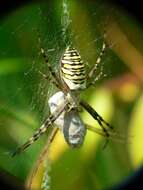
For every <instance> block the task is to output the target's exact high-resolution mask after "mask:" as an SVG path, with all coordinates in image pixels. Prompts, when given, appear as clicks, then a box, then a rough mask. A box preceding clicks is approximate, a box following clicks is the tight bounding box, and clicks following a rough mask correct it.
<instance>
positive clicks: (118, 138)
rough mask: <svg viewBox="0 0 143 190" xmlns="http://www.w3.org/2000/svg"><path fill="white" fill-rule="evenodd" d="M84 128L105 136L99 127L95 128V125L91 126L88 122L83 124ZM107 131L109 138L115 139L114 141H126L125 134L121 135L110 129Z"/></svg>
mask: <svg viewBox="0 0 143 190" xmlns="http://www.w3.org/2000/svg"><path fill="white" fill-rule="evenodd" d="M85 126H86V128H87V129H88V130H90V131H92V132H94V133H97V134H99V135H101V136H103V137H106V133H105V132H104V131H103V130H101V129H99V128H96V127H93V126H91V125H89V124H85ZM108 133H109V135H110V136H109V138H110V139H111V140H113V141H116V142H119V143H125V142H126V137H125V136H122V135H120V134H118V133H117V132H114V131H111V130H108Z"/></svg>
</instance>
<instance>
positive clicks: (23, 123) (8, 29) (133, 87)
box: [0, 0, 143, 190]
mask: <svg viewBox="0 0 143 190" xmlns="http://www.w3.org/2000/svg"><path fill="white" fill-rule="evenodd" d="M87 2H88V1H84V3H82V2H81V1H66V0H63V1H62V0H60V1H52V2H51V3H47V4H46V3H41V4H36V5H29V6H26V7H23V8H21V9H19V10H17V11H15V12H13V13H11V14H10V15H8V16H7V18H6V19H5V20H3V21H1V26H0V42H1V43H0V49H1V51H0V167H1V168H3V169H4V170H6V171H8V172H10V173H11V175H14V176H17V178H18V179H19V180H22V181H23V183H24V181H25V180H26V177H28V174H29V172H30V170H31V168H32V167H33V164H34V163H35V161H36V159H37V158H38V155H39V153H40V150H41V149H42V148H43V147H44V144H45V140H46V139H45V138H46V135H45V136H43V137H42V138H41V139H40V140H39V141H38V142H36V143H35V144H34V145H32V146H31V147H30V148H29V149H28V150H26V151H25V152H24V153H22V154H21V155H18V156H16V157H14V158H11V157H10V155H9V152H11V151H12V150H14V149H15V148H16V147H17V146H18V145H20V144H22V143H23V142H25V140H27V139H28V138H29V137H30V136H31V135H32V133H33V131H34V130H35V129H36V128H38V127H39V126H40V125H41V124H42V122H43V120H44V119H45V118H46V117H47V116H48V104H47V101H48V98H49V97H50V96H51V95H52V94H53V93H54V91H55V88H54V87H53V85H52V83H51V82H50V81H49V82H47V81H45V80H44V79H43V78H42V77H41V75H40V74H39V71H41V72H43V73H48V71H47V68H46V65H45V64H44V63H43V60H42V59H41V57H40V56H39V44H38V35H39V34H38V33H40V36H41V40H42V44H43V46H44V47H45V48H47V51H48V54H49V60H50V63H51V64H52V67H53V68H55V70H56V71H58V63H59V60H60V56H61V55H62V53H63V51H64V49H65V47H66V46H67V44H68V43H73V45H74V46H76V47H77V49H79V51H80V53H81V56H82V58H83V60H84V61H85V62H86V63H87V69H88V68H90V67H92V66H93V65H94V64H95V62H96V58H97V56H98V55H99V52H100V49H101V46H102V41H103V33H104V26H105V25H106V24H107V25H109V28H108V27H107V28H108V31H107V39H106V41H107V42H108V33H110V30H113V28H112V27H111V26H112V23H116V24H118V26H119V29H120V30H121V31H122V35H124V36H125V37H126V38H127V39H128V41H127V42H128V43H127V42H126V43H125V45H126V46H125V50H124V52H126V54H125V55H123V52H122V50H121V49H122V48H120V39H121V38H120V36H118V35H117V36H116V37H117V38H116V40H117V41H115V45H114V38H113V41H112V36H110V34H109V36H110V37H109V38H111V41H112V42H113V47H112V50H111V49H110V48H109V49H108V50H107V52H106V54H105V56H104V59H103V63H102V64H103V70H104V73H105V74H106V75H107V76H106V78H103V79H102V80H101V81H98V82H97V85H96V86H95V87H91V88H90V89H88V90H87V91H85V93H84V92H82V97H83V98H84V99H85V100H86V101H87V102H89V103H90V104H91V105H92V106H93V107H94V108H95V109H96V110H97V111H98V113H100V115H102V116H103V117H104V118H105V120H107V121H109V122H110V123H113V125H114V126H115V130H117V131H119V133H120V134H121V135H123V136H126V137H127V138H128V137H129V141H131V144H130V142H123V143H118V142H114V141H110V142H109V144H108V146H107V147H106V148H105V149H104V150H103V149H102V147H103V145H104V142H105V139H104V138H101V137H100V136H99V135H98V134H94V133H91V132H89V133H88V134H87V136H86V139H85V143H84V145H83V147H82V148H81V149H78V150H71V149H70V148H67V147H66V146H65V145H64V144H63V143H61V144H59V143H58V142H57V146H56V148H55V149H54V152H55V158H54V159H53V161H52V169H51V172H50V175H51V186H52V189H55V190H57V189H58V190H64V189H68V190H70V189H71V190H73V189H75V190H76V189H78V190H79V189H82V190H86V189H90V190H91V189H97V190H100V189H106V188H108V187H111V186H113V185H115V184H117V183H119V182H121V181H122V180H123V179H124V178H125V176H127V175H129V174H131V172H133V171H134V169H135V168H136V167H138V166H139V165H141V163H142V160H143V153H142V151H141V150H142V146H143V145H142V138H143V136H142V134H143V131H142V130H143V128H142V114H143V110H142V102H143V100H142V88H141V86H142V85H141V84H142V80H143V78H141V77H140V76H141V73H139V75H138V72H136V71H138V70H139V71H140V72H142V71H143V65H142V64H140V65H139V64H137V65H133V64H131V62H130V61H129V59H128V58H129V57H130V56H131V53H130V48H134V52H135V60H137V63H138V60H139V58H140V59H141V57H142V55H141V53H140V51H141V50H142V48H143V45H142V43H141V42H140V40H138V39H139V36H141V35H142V34H143V31H142V30H141V29H140V27H139V24H138V23H136V22H135V21H134V20H133V19H131V18H129V17H128V16H127V15H126V14H125V13H123V12H122V11H121V10H120V11H117V8H116V7H111V10H112V11H111V12H107V11H106V10H107V9H109V6H108V5H103V4H102V3H100V1H98V2H97V3H93V2H92V1H91V2H90V1H89V2H88V3H87ZM63 3H67V10H68V13H64V11H63V9H64V7H63ZM110 6H111V5H110ZM105 12H107V13H106V14H105ZM64 14H65V15H64ZM63 16H65V19H70V20H67V21H68V27H70V30H68V32H67V33H66V32H65V33H63V27H66V26H65V24H66V22H63V23H62V24H61V19H62V17H63ZM66 16H69V18H67V17H66ZM124 17H125V18H126V19H123V18H124ZM106 22H107V23H106ZM127 26H129V30H128V27H127ZM110 27H111V28H110ZM105 28H106V27H105ZM116 29H118V27H116ZM113 32H114V31H113ZM115 32H116V31H115ZM115 34H116V33H115ZM64 35H67V36H68V35H69V36H68V37H67V36H64ZM137 36H138V38H137ZM64 37H65V38H64ZM123 42H124V40H123ZM132 42H133V43H132ZM109 44H110V43H109ZM118 44H119V47H118V48H116V47H117V46H118ZM116 45H117V46H116ZM137 47H138V48H137ZM139 48H140V49H141V50H139ZM137 53H138V54H137ZM134 71H135V72H134ZM142 76H143V73H142ZM138 97H139V98H138ZM82 118H83V120H84V121H86V122H88V123H90V124H92V125H93V124H94V125H95V126H96V127H99V126H98V124H97V123H96V122H94V121H93V120H92V119H91V118H90V117H89V115H88V114H86V113H82ZM132 136H133V137H132ZM134 136H135V138H134ZM62 138H63V137H62ZM134 139H137V140H134ZM55 141H56V139H55ZM57 141H58V140H57ZM139 145H140V146H139Z"/></svg>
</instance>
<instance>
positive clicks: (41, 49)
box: [38, 33, 62, 89]
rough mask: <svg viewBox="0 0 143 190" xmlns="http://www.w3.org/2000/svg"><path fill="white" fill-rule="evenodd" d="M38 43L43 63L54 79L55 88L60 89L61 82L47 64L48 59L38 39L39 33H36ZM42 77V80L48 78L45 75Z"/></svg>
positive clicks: (39, 38)
mask: <svg viewBox="0 0 143 190" xmlns="http://www.w3.org/2000/svg"><path fill="white" fill-rule="evenodd" d="M38 41H39V44H40V53H41V55H42V57H43V59H44V61H45V63H46V64H47V66H48V69H49V71H50V74H51V76H52V77H53V79H54V81H55V82H54V83H55V84H56V86H58V88H59V89H60V87H61V86H62V82H61V80H60V78H59V77H58V75H57V74H56V73H55V71H54V70H53V68H52V66H51V64H50V63H49V58H48V55H47V54H46V52H45V50H44V48H43V47H42V43H41V37H40V35H39V33H38ZM43 75H44V78H45V79H47V78H49V77H48V76H46V75H45V74H43Z"/></svg>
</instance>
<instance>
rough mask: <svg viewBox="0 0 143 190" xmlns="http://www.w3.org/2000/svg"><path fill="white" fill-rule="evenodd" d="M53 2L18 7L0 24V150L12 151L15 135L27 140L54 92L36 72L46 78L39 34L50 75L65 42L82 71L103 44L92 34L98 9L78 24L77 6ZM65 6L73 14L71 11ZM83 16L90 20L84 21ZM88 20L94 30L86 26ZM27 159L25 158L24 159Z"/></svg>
mask: <svg viewBox="0 0 143 190" xmlns="http://www.w3.org/2000/svg"><path fill="white" fill-rule="evenodd" d="M57 2H59V1H53V3H49V4H48V5H47V4H45V3H41V4H40V5H39V4H38V5H37V4H36V5H31V6H27V7H23V8H21V9H20V10H17V11H16V12H14V13H12V15H9V16H8V17H7V18H6V19H5V20H3V21H2V24H1V26H0V36H2V37H1V39H2V43H1V45H0V47H1V51H0V57H1V70H0V84H1V89H0V101H1V102H2V104H1V107H0V110H1V111H2V112H3V113H5V115H4V114H1V119H0V125H1V127H2V129H4V130H5V136H6V137H7V138H6V139H9V140H8V141H7V140H5V137H1V144H4V143H5V141H7V145H6V148H5V149H4V148H3V147H1V152H4V151H5V150H9V149H12V148H11V146H12V145H11V141H12V142H17V138H18V136H19V138H20V139H22V140H18V141H20V142H21V141H24V140H25V139H26V138H27V136H29V131H30V133H31V134H32V133H33V128H37V127H39V125H41V124H42V122H43V120H44V119H45V118H46V117H47V115H48V113H49V109H48V99H49V97H51V96H52V94H54V92H55V91H56V90H57V89H56V88H55V87H54V86H53V84H52V82H51V81H50V78H49V80H48V81H46V80H45V79H43V78H42V76H41V75H40V74H39V71H41V72H43V73H44V74H47V75H49V72H48V69H47V66H46V64H45V62H44V60H43V59H42V58H41V56H40V50H39V49H40V48H39V44H38V36H39V35H40V37H41V41H42V45H43V47H44V48H45V50H46V52H47V54H48V56H49V62H50V64H51V65H52V67H53V68H54V69H55V71H56V72H58V64H59V61H60V57H61V55H62V53H63V52H64V49H65V48H66V46H68V45H69V44H71V43H72V44H73V45H74V46H76V47H77V49H79V51H80V54H81V56H82V58H83V60H84V61H85V62H86V63H87V67H88V68H90V67H91V66H92V65H94V64H95V60H96V58H97V56H98V54H99V52H100V49H101V46H102V40H103V35H102V34H100V33H99V31H98V28H100V26H101V23H100V19H99V18H100V15H99V12H100V7H99V6H98V10H97V9H93V10H92V9H90V12H87V15H88V16H85V17H84V19H83V20H82V19H81V21H79V19H80V16H78V15H76V13H77V12H79V13H80V14H83V13H84V12H83V11H82V8H83V7H81V8H80V7H78V8H76V6H77V5H76V2H75V1H74V3H73V4H71V1H67V0H62V1H61V2H60V3H57ZM71 7H73V10H76V11H77V12H76V13H74V11H73V12H72V11H71ZM89 7H90V5H89ZM90 8H91V7H90ZM101 9H102V8H101ZM76 16H77V20H78V22H77V23H76ZM83 16H84V14H83ZM89 18H90V19H91V18H92V19H91V20H90V21H89V20H88V19H89ZM101 18H102V16H101ZM97 20H99V21H97ZM85 21H87V22H85ZM94 22H95V23H96V24H95V26H94V27H95V28H94V27H92V25H93V23H94ZM78 24H79V25H78ZM83 39H84V40H83ZM95 50H96V51H95ZM99 72H100V70H99ZM29 117H32V119H29ZM15 120H17V123H16V122H15ZM35 120H36V121H35ZM15 123H16V124H15ZM19 124H21V125H19ZM15 131H16V132H15ZM24 132H26V133H25V134H24ZM15 133H16V134H15ZM23 134H24V135H23ZM27 134H28V135H27ZM35 151H36V150H35ZM3 159H5V158H2V161H3ZM32 159H33V158H32V157H31V158H30V160H32ZM7 162H9V160H7ZM29 165H30V163H29ZM3 167H6V166H3ZM29 167H30V166H29ZM25 168H26V167H25V165H24V164H23V171H24V174H25V175H26V173H27V170H28V167H27V168H26V169H25ZM12 169H13V168H9V170H11V171H12ZM20 169H21V168H20Z"/></svg>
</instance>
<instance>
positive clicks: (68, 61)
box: [60, 47, 86, 90]
mask: <svg viewBox="0 0 143 190" xmlns="http://www.w3.org/2000/svg"><path fill="white" fill-rule="evenodd" d="M60 73H61V78H62V79H63V80H64V82H65V83H66V84H67V86H68V87H69V88H70V89H71V90H80V89H85V88H86V68H85V64H84V62H83V61H82V59H81V57H80V55H79V53H78V52H77V50H76V49H75V48H71V47H68V48H67V49H66V51H65V53H64V54H63V56H62V59H61V67H60Z"/></svg>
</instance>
